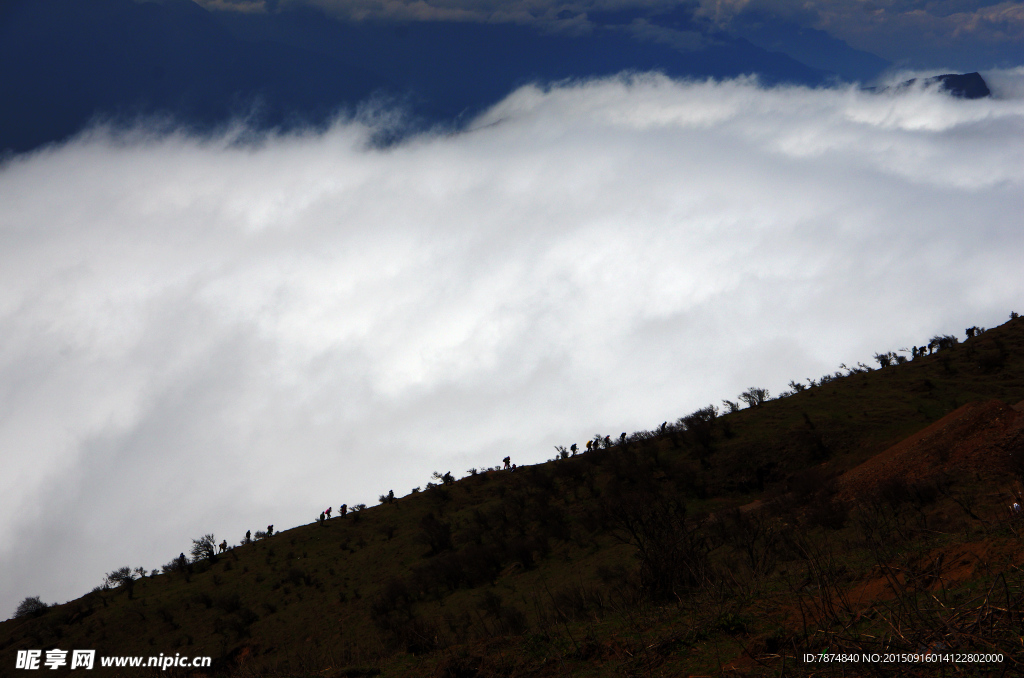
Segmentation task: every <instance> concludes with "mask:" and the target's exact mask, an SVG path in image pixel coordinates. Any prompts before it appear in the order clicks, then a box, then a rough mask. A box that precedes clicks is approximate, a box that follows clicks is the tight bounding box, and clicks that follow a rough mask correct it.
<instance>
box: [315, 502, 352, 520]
mask: <svg viewBox="0 0 1024 678" xmlns="http://www.w3.org/2000/svg"><path fill="white" fill-rule="evenodd" d="M333 511H334V509H332V508H331V507H330V506H328V507H327V510H325V511H321V512H320V519H319V522H320V524H321V525H323V524H324V521H325V520H330V519H331V513H332V512H333ZM347 515H348V504H342V505H341V506H339V507H338V517H339V518H344V517H345V516H347Z"/></svg>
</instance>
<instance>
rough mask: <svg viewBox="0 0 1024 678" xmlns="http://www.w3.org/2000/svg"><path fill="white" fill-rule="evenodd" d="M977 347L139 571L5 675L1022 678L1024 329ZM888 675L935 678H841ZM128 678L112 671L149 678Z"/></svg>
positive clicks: (440, 484)
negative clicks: (171, 659) (155, 570)
mask: <svg viewBox="0 0 1024 678" xmlns="http://www.w3.org/2000/svg"><path fill="white" fill-rule="evenodd" d="M971 330H972V331H971V332H970V334H971V335H972V336H971V337H970V338H969V339H967V340H966V341H964V342H957V341H955V340H954V339H953V338H951V337H936V338H934V340H932V341H930V342H928V341H925V342H923V343H925V344H930V345H931V347H930V348H928V347H927V346H926V347H924V348H921V349H919V348H917V347H915V348H914V350H913V354H912V355H913V358H912V359H904V357H902V356H896V355H895V354H892V353H885V354H879V356H878V362H879V364H880V365H883V367H881V368H879V369H868V368H867V367H865V366H857V367H855V368H852V369H849V368H844V369H843V370H842V371H841V372H837V373H835V374H832V375H825V376H824V377H822V378H821V379H816V380H814V381H813V385H802V384H796V383H794V384H792V385H791V387H792V389H793V390H792V391H791V392H790V393H789V394H787V395H785V396H784V397H780V398H776V399H773V400H763V401H762V399H761V398H760V397H758V395H759V394H758V393H756V389H752V390H751V391H749V392H747V393H746V394H744V396H746V398H745V400H749V402H751V403H753V406H751V407H747V408H744V409H739V410H738V411H735V412H731V413H727V414H722V413H719V412H718V410H717V408H712V407H708V408H705V409H702V410H699V411H698V412H695V413H692V414H689V415H686V416H684V417H681V418H680V419H679V420H678V421H676V422H674V423H668V422H666V423H665V424H664V425H663V426H660V427H658V428H657V429H656V430H654V431H640V432H635V433H633V434H632V435H629V436H627V437H626V438H625V439H615V438H613V437H611V436H607V437H606V435H605V434H604V433H602V434H601V435H600V436H598V435H595V440H599V443H598V444H597V445H596V446H595V448H594V449H593V450H592V451H588V452H585V453H581V454H577V455H575V456H573V455H572V454H571V453H570V452H568V451H566V452H564V453H563V454H560V455H559V456H560V457H561V458H559V459H556V460H552V461H550V462H548V463H545V464H540V465H536V466H525V467H519V468H516V469H515V470H508V471H506V470H498V469H496V468H495V469H489V470H483V471H477V470H473V471H471V472H470V475H469V476H467V477H465V478H462V479H456V478H454V477H453V476H452V475H451V474H447V473H439V474H436V477H435V479H434V482H432V483H429V484H428V485H427V487H426V489H425V490H424V491H422V492H417V493H414V494H411V495H409V496H407V497H403V498H398V499H393V500H390V499H389V498H388V497H386V496H384V497H382V503H381V505H380V506H376V507H372V508H367V509H365V510H361V511H356V512H354V513H352V512H350V513H349V514H348V515H347V516H345V517H344V518H339V517H335V518H332V519H330V520H326V521H324V522H323V523H322V524H317V523H313V524H310V525H304V526H300V527H296V528H293V529H289V530H286V531H283V532H280V533H277V534H274V535H272V536H270V537H266V538H261V539H259V540H258V541H256V542H254V543H250V544H244V545H239V546H235V547H234V548H231V549H229V550H228V551H227V552H226V553H223V554H204V553H202V551H201V549H200V550H199V551H198V552H197V557H196V558H194V559H191V560H190V561H189V562H176V561H171V562H169V563H168V565H167V566H165V568H164V569H165V570H166V571H165V572H164V573H162V574H155V575H151V576H144V577H142V578H139V579H132V578H131V575H130V574H129V575H128V576H127V577H121V579H120V581H121V584H120V585H119V586H116V587H114V588H101V589H98V590H95V591H93V592H92V593H89V594H87V595H85V596H83V597H82V598H80V599H78V600H75V601H72V602H69V603H66V604H64V605H59V606H53V607H49V608H43V609H39V610H36V611H34V612H28V613H27V614H25V615H23V616H20V617H18V618H15V619H11V620H8V621H6V622H3V623H2V624H0V674H2V675H8V674H10V675H25V674H24V672H21V671H12V670H11V669H10V667H13V666H14V665H15V656H16V654H17V650H26V649H42V650H46V649H52V648H61V649H68V648H95V649H96V650H97V653H98V655H99V656H104V655H138V656H147V657H148V656H156V655H159V654H161V653H163V654H165V655H167V654H170V655H174V654H175V653H181V654H183V655H188V656H203V655H209V656H211V657H213V666H212V668H211V669H208V670H205V671H202V672H193V673H186V672H184V671H182V670H177V671H178V673H175V671H176V670H175V669H171V670H169V671H166V672H156V673H160V674H161V675H197V676H198V675H231V676H328V677H331V678H335V677H340V676H371V675H382V676H451V677H455V676H460V677H462V676H465V677H473V676H477V677H483V676H527V675H530V676H548V675H552V676H553V675H566V676H568V675H584V676H618V675H638V676H681V675H689V674H700V675H722V674H725V673H728V674H729V675H779V674H780V673H782V674H784V675H837V676H838V675H844V674H843V673H842V671H843V667H842V666H839V665H833V666H830V667H823V666H818V665H815V664H805V663H803V660H802V659H801V658H802V657H803V656H804V653H808V652H813V653H817V652H821V651H825V650H828V651H831V652H879V653H885V652H897V653H905V652H917V653H926V652H939V651H947V652H951V653H953V652H960V653H964V652H976V653H997V654H1000V653H1001V656H1002V660H1001V661H1000V662H989V663H987V664H974V665H972V666H969V667H968V666H967V665H965V664H955V663H949V664H948V666H946V667H945V668H946V669H948V673H949V675H960V673H961V672H962V671H961V669H965V670H966V669H968V668H969V669H970V670H971V671H973V672H974V673H972V674H971V675H979V674H980V675H987V673H986V672H989V671H991V673H992V675H1016V674H1019V672H1020V671H1022V670H1024V649H1022V647H1021V645H1020V642H1019V638H1020V631H1021V619H1020V616H1019V610H1020V609H1021V607H1022V604H1024V575H1022V572H1021V569H1020V567H1021V565H1022V564H1024V543H1022V537H1024V517H1022V515H1021V514H1020V513H1013V512H1011V511H1010V510H1009V509H1008V508H1007V507H1008V506H1009V505H1010V504H1011V503H1012V502H1013V501H1014V493H1015V492H1016V493H1018V496H1019V493H1020V492H1021V490H1022V489H1024V488H1022V486H1021V484H1020V483H1021V481H1022V480H1024V449H1022V445H1024V437H1022V436H1021V435H1018V433H1019V431H1020V430H1021V428H1022V427H1024V413H1021V412H1019V411H1017V410H1015V409H1013V408H1012V405H1014V404H1016V403H1019V402H1020V401H1022V400H1024V320H1021V319H1019V318H1016V319H1013V320H1011V321H1010V322H1008V323H1006V324H1004V325H1002V326H1000V327H997V328H994V329H991V330H989V331H985V332H983V331H980V330H977V329H976V328H971ZM975 335H976V336H975ZM761 395H764V394H761ZM965 405H967V407H964V406H965ZM958 408H960V409H958ZM954 411H957V412H956V413H955V414H954V415H952V416H950V417H947V415H950V413H951V412H954ZM943 417H947V418H946V419H943ZM940 420H941V421H940ZM915 434H917V435H915ZM908 436H911V438H910V439H909V440H906V442H904V443H901V441H903V440H905V439H907V438H908ZM894 446H895V447H894ZM894 459H895V460H897V462H896V463H893V462H892V460H894ZM869 460H870V461H869ZM900 460H903V461H900ZM913 460H916V461H913ZM964 460H967V461H964ZM911 461H913V463H911ZM990 461H991V463H989V462H990ZM968 462H969V463H968ZM909 468H914V469H918V471H917V472H914V473H904V472H903V471H904V470H906V469H909ZM847 476H848V477H849V479H850V480H847ZM858 479H859V480H858ZM865 479H869V480H870V482H868V481H867V480H865ZM215 527H216V526H211V529H214V528H215ZM198 537H199V535H197V538H198ZM219 540H220V536H218V537H216V538H215V539H214V540H212V541H213V542H216V541H219ZM184 546H185V545H172V544H169V545H168V554H169V557H170V556H173V554H174V552H175V551H179V550H181V549H182V548H183V547H184ZM118 565H121V564H120V563H111V566H112V568H114V567H116V566H118ZM115 579H116V577H115ZM951 662H952V660H951ZM65 668H66V667H65ZM897 668H898V669H899V672H900V673H901V674H902V675H937V673H936V671H935V668H936V667H934V666H931V665H925V664H923V663H921V664H905V665H902V666H900V667H896V666H894V665H889V666H881V665H878V666H865V665H862V666H860V667H858V671H860V673H854V674H851V673H850V672H849V670H847V673H846V674H845V675H891V674H893V673H894V671H896V669H897ZM847 669H848V667H847ZM123 671H124V673H123V674H115V672H114V670H113V669H103V670H102V671H98V673H99V672H102V673H103V674H104V675H126V676H127V675H156V673H146V672H145V670H144V669H136V670H134V671H135V672H134V673H132V672H131V670H128V669H123ZM150 671H152V670H150ZM64 673H65V671H64V670H63V669H61V670H57V671H52V672H51V671H49V670H48V671H47V674H48V675H50V674H54V675H63V674H64ZM66 673H68V674H71V673H72V672H71V671H66ZM76 675H77V674H76Z"/></svg>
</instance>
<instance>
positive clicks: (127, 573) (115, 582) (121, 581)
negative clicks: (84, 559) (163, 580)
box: [104, 567, 145, 598]
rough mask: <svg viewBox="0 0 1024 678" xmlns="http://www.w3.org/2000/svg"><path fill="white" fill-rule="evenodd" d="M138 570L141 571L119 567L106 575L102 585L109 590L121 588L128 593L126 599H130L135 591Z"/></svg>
mask: <svg viewBox="0 0 1024 678" xmlns="http://www.w3.org/2000/svg"><path fill="white" fill-rule="evenodd" d="M139 570H142V568H136V569H135V570H134V571H133V570H132V568H130V567H119V568H118V569H116V570H114V571H113V572H109V573H107V576H106V578H105V579H104V583H105V584H106V585H107V586H109V587H111V588H114V587H118V586H120V587H123V588H124V590H125V591H127V592H128V597H129V598H131V597H132V594H133V592H134V591H135V577H136V575H137V574H138V572H139ZM143 573H145V571H143Z"/></svg>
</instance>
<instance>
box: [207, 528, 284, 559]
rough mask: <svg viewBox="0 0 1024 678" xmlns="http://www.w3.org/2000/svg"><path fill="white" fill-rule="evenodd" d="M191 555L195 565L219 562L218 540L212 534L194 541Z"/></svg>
mask: <svg viewBox="0 0 1024 678" xmlns="http://www.w3.org/2000/svg"><path fill="white" fill-rule="evenodd" d="M267 536H270V535H269V534H268V535H267ZM191 553H192V562H193V563H197V562H199V561H200V560H209V561H210V562H213V561H215V560H217V540H216V539H214V538H213V535H212V534H204V535H203V536H202V537H200V538H199V539H193V540H192V551H191Z"/></svg>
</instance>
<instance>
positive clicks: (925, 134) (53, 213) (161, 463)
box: [0, 68, 1024, 616]
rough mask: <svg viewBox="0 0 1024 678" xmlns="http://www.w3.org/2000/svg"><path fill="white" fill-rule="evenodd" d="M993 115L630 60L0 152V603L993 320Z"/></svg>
mask: <svg viewBox="0 0 1024 678" xmlns="http://www.w3.org/2000/svg"><path fill="white" fill-rule="evenodd" d="M984 75H985V77H986V79H987V80H988V82H989V84H990V86H991V87H992V89H993V91H994V94H995V96H994V97H993V98H989V99H980V100H973V101H966V100H958V99H954V98H952V97H950V96H948V95H946V94H943V93H941V92H938V91H935V90H934V89H925V88H922V87H921V86H916V87H911V88H905V89H900V90H891V91H888V92H885V93H881V94H872V93H868V92H863V91H859V90H857V89H853V88H835V89H806V88H799V87H777V88H771V89H768V88H764V87H761V86H759V85H758V84H757V82H756V81H755V80H750V79H740V80H733V81H724V82H713V81H708V82H684V81H672V80H669V79H667V78H665V77H662V76H658V75H640V76H634V77H621V78H611V79H605V80H594V81H586V82H575V83H565V84H563V85H562V86H558V87H551V88H544V89H542V88H538V87H534V86H529V87H524V88H522V89H519V90H517V91H515V92H513V93H511V94H510V95H509V96H508V97H507V98H506V99H504V100H503V101H502V102H501V103H499V104H498V105H496V106H495V107H493V108H492V109H490V110H488V111H487V112H486V113H484V114H483V115H482V116H481V117H479V118H478V119H476V120H474V121H473V122H472V123H470V124H469V125H468V128H467V129H466V130H465V131H462V132H459V133H455V134H453V133H448V132H440V131H439V132H428V133H421V134H417V135H415V136H411V137H409V138H406V139H405V140H404V141H402V142H401V143H398V144H394V145H391V146H387V147H381V146H380V145H379V144H375V143H374V142H373V140H374V139H375V138H379V135H380V134H381V133H382V132H386V131H387V130H388V129H393V128H394V126H396V125H401V124H402V118H401V112H400V111H394V110H389V109H386V108H372V107H366V108H364V109H363V110H362V112H361V114H360V115H358V116H355V117H351V118H346V119H339V120H337V121H336V122H335V124H333V125H331V126H330V127H329V128H328V129H326V130H321V131H318V132H305V133H302V132H295V133H290V134H287V135H274V134H265V133H259V134H254V133H251V132H250V131H248V130H247V129H246V128H245V126H244V123H237V124H235V125H233V126H229V127H226V128H223V129H222V130H221V131H220V132H218V133H216V134H212V135H207V136H202V137H196V136H191V135H190V134H189V133H187V132H183V131H176V132H175V131H171V132H168V131H167V127H166V125H163V126H161V127H160V128H159V131H156V130H154V129H152V128H147V127H146V126H145V125H142V124H140V125H139V126H137V127H135V128H134V129H131V130H127V131H125V130H120V131H114V130H109V129H105V128H103V127H94V128H92V129H90V130H89V131H87V132H84V133H83V134H81V135H79V136H77V137H76V138H74V139H73V140H71V141H69V142H67V143H64V144H59V145H52V146H49V147H46V148H44V149H42V150H39V151H36V152H33V153H29V154H23V155H18V156H14V157H9V158H8V159H6V160H5V161H4V163H3V164H2V165H0V335H2V336H3V337H4V342H3V344H2V345H0V403H2V407H0V465H2V467H3V469H4V473H3V474H0V497H2V498H3V499H2V510H0V571H2V572H4V575H5V576H4V577H2V578H0V616H8V615H12V614H13V612H14V609H15V607H16V605H17V603H18V602H19V601H20V600H22V599H23V598H25V597H26V596H35V595H39V596H41V597H42V598H43V600H44V601H46V602H64V601H66V600H69V599H74V598H77V597H78V596H80V595H82V594H84V593H86V592H88V591H89V590H90V589H91V588H93V587H94V586H97V585H99V584H101V583H102V580H103V576H104V574H105V573H107V572H110V571H113V570H114V569H116V568H119V567H122V566H125V565H128V566H130V567H133V568H134V567H139V566H142V567H145V568H147V569H153V568H157V567H159V566H160V565H162V564H163V563H166V562H168V561H170V560H171V559H172V558H174V557H175V556H176V555H177V554H178V553H179V552H181V551H186V552H187V551H188V550H189V547H190V545H191V539H193V538H198V537H199V536H201V535H203V534H206V533H213V534H214V535H215V536H216V538H217V540H218V541H219V540H220V539H226V540H227V541H228V542H229V543H237V542H238V541H240V540H241V539H242V537H243V535H244V534H245V531H246V530H253V531H255V530H257V529H265V528H266V526H267V525H268V524H270V523H273V524H274V525H275V528H276V529H278V530H282V529H288V528H290V527H294V526H297V525H300V524H304V523H308V522H311V521H313V520H314V519H315V518H316V517H317V515H318V514H319V512H320V511H321V510H323V509H325V508H326V507H327V506H329V505H330V506H334V507H337V506H338V505H339V504H341V503H343V502H344V503H347V504H349V505H350V506H352V505H354V504H357V503H361V502H362V503H367V504H370V505H373V504H375V503H377V498H378V496H379V495H381V494H385V493H387V491H388V490H392V489H393V490H394V491H395V493H396V494H397V495H399V496H402V495H405V494H407V493H408V492H409V491H410V490H411V488H413V487H415V486H422V485H424V484H425V483H426V482H427V481H429V480H430V479H431V473H432V472H434V471H438V472H442V473H443V472H446V471H451V472H453V473H454V474H455V475H456V476H463V475H465V474H466V472H467V470H468V469H469V468H470V467H476V468H480V467H487V466H494V465H497V464H499V463H500V460H501V459H502V458H503V457H505V456H506V455H510V456H511V457H512V460H513V461H514V462H516V463H519V464H530V463H538V462H543V461H545V460H547V459H549V458H550V457H552V456H553V455H554V453H555V450H554V446H555V445H566V446H568V445H570V444H572V443H574V442H575V443H578V444H582V443H584V442H585V441H586V440H587V439H588V437H589V436H592V435H593V434H595V433H601V434H606V435H613V436H615V435H618V434H619V433H620V432H623V431H627V432H632V431H636V430H641V429H650V428H654V427H656V426H657V425H658V424H660V423H661V422H662V421H665V420H669V421H673V420H675V419H676V418H678V417H681V416H684V415H686V414H688V413H690V412H692V411H693V410H695V409H697V408H699V407H703V406H705V405H708V404H709V403H714V404H720V403H721V401H722V400H723V399H727V398H728V399H732V400H736V399H737V398H736V396H737V394H739V393H740V392H741V391H743V390H744V389H746V388H748V387H751V386H760V387H765V388H768V389H769V391H770V392H771V393H772V394H773V395H774V394H777V393H779V392H780V391H783V390H785V389H786V385H787V383H788V382H789V381H790V380H792V379H796V380H803V379H806V378H809V377H819V376H821V375H822V374H824V373H828V372H832V371H834V370H836V369H837V367H838V365H839V364H840V363H846V364H850V365H852V364H854V363H856V362H857V361H864V362H867V363H871V362H872V356H873V354H874V353H876V352H880V351H888V350H896V349H901V348H907V347H909V346H911V345H913V344H922V343H925V342H926V341H927V340H928V339H929V338H930V337H931V336H933V335H935V334H940V333H951V334H956V335H960V336H962V335H963V329H964V328H966V327H968V326H972V325H981V326H986V327H992V326H995V325H998V324H1001V323H1002V322H1004V321H1005V320H1006V319H1007V318H1008V316H1009V313H1010V312H1011V311H1014V310H1017V311H1024V303H1022V302H1024V277H1022V276H1021V275H1020V262H1021V261H1022V260H1024V238H1021V235H1020V214H1022V213H1024V68H1018V69H1011V70H1005V71H993V72H987V73H985V74H984Z"/></svg>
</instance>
